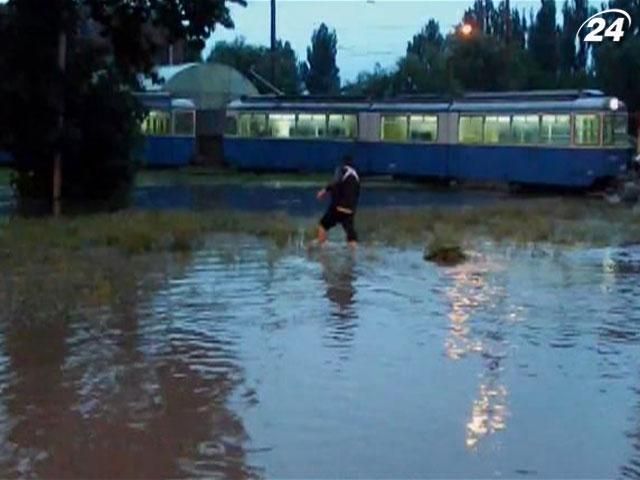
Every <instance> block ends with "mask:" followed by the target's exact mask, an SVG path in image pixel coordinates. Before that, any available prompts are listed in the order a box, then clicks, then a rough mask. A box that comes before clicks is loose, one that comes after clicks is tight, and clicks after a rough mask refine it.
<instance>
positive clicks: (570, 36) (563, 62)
mask: <svg viewBox="0 0 640 480" xmlns="http://www.w3.org/2000/svg"><path fill="white" fill-rule="evenodd" d="M590 14H591V12H590V11H589V3H588V1H587V0H571V1H570V0H565V2H564V5H563V7H562V30H561V31H560V36H559V40H558V41H559V54H560V55H559V70H560V85H561V86H562V87H585V86H586V85H587V84H588V83H589V75H588V72H587V56H588V50H587V44H586V43H584V42H583V41H580V42H578V43H577V44H576V38H575V37H576V32H577V31H578V29H579V28H580V25H582V24H583V23H584V22H585V21H586V20H587V18H589V16H590ZM586 34H587V31H586V30H584V29H583V31H582V32H581V40H582V39H584V37H585V35H586Z"/></svg>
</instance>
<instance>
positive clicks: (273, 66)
mask: <svg viewBox="0 0 640 480" xmlns="http://www.w3.org/2000/svg"><path fill="white" fill-rule="evenodd" d="M275 80H276V0H271V83H275Z"/></svg>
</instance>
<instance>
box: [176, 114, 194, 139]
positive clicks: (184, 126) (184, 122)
mask: <svg viewBox="0 0 640 480" xmlns="http://www.w3.org/2000/svg"><path fill="white" fill-rule="evenodd" d="M195 128H196V121H195V112H193V111H187V110H185V111H177V112H174V113H173V134H174V135H180V136H185V137H192V136H193V135H194V134H195Z"/></svg>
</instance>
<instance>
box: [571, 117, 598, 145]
mask: <svg viewBox="0 0 640 480" xmlns="http://www.w3.org/2000/svg"><path fill="white" fill-rule="evenodd" d="M575 139H576V145H598V144H600V115H598V114H596V113H593V114H587V115H576V124H575Z"/></svg>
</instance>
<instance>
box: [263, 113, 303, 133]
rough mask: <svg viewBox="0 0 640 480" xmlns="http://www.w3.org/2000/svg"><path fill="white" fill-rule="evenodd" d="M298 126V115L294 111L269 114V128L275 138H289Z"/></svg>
mask: <svg viewBox="0 0 640 480" xmlns="http://www.w3.org/2000/svg"><path fill="white" fill-rule="evenodd" d="M295 128H296V116H295V115H294V114H293V113H272V114H270V115H269V130H270V133H271V136H272V137H274V138H289V137H291V136H293V133H294V130H295Z"/></svg>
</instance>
